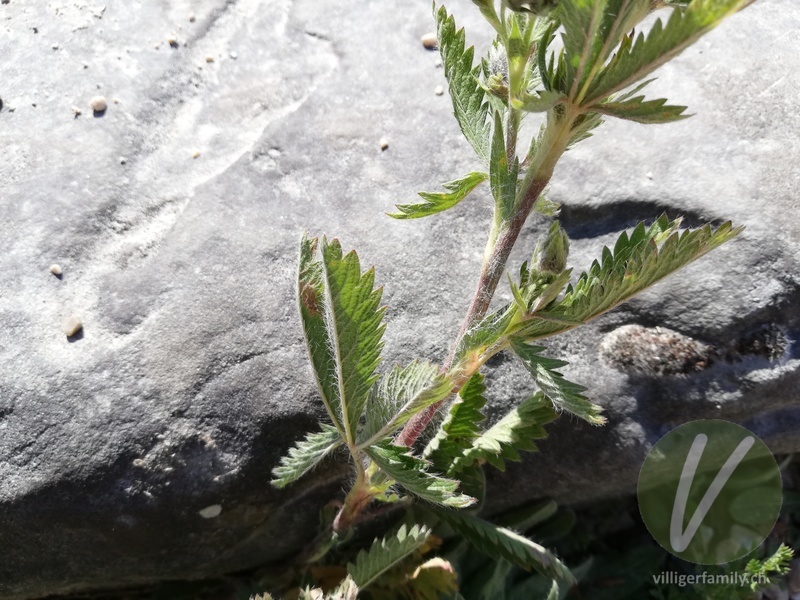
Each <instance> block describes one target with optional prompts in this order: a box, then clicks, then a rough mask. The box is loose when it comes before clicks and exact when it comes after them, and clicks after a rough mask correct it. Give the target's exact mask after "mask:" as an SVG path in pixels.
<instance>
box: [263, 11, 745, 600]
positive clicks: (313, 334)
mask: <svg viewBox="0 0 800 600" xmlns="http://www.w3.org/2000/svg"><path fill="white" fill-rule="evenodd" d="M751 1H752V0H749V1H748V0H691V1H690V0H538V1H529V2H522V1H518V0H514V1H512V0H504V1H503V2H502V3H500V4H499V5H498V4H497V3H496V2H495V1H494V0H473V3H474V4H475V5H476V6H477V7H478V9H479V10H480V12H481V13H482V14H483V16H484V17H485V18H486V20H487V22H488V23H489V24H490V25H491V26H492V27H493V28H494V30H495V32H496V38H495V40H494V42H493V44H492V46H491V48H490V50H489V52H488V54H487V55H486V56H485V57H483V58H482V59H481V60H480V61H479V63H478V64H475V61H474V56H473V48H471V47H467V46H466V42H465V33H464V31H463V29H461V30H460V29H457V27H456V24H455V21H454V19H453V17H452V16H451V15H449V14H448V12H447V11H446V9H445V8H444V7H440V8H438V9H437V8H435V7H434V14H435V18H436V23H437V28H438V38H439V48H440V51H441V55H442V61H443V64H444V72H445V75H446V77H447V80H448V83H449V91H450V96H451V97H452V101H453V109H454V114H455V117H456V119H457V120H458V123H459V125H460V127H461V130H462V132H463V133H464V136H465V138H466V139H467V141H468V142H469V143H470V145H471V146H472V148H473V149H474V150H475V153H476V155H477V158H478V161H477V162H478V164H479V165H480V167H479V170H476V171H474V172H471V173H468V174H467V175H465V176H463V177H460V178H458V179H455V180H453V181H451V182H449V183H445V184H444V185H443V188H444V190H445V191H443V192H423V193H421V194H420V196H421V198H422V202H419V203H417V204H401V205H398V206H397V212H396V213H394V214H392V215H391V216H393V217H395V218H398V219H413V218H420V217H426V216H429V215H433V214H435V213H438V212H442V211H444V210H447V209H450V208H452V207H454V206H455V205H456V204H458V203H459V202H461V201H462V200H463V199H464V198H466V197H467V196H468V195H469V194H470V193H471V192H472V191H473V190H474V189H476V188H477V187H478V186H479V185H480V184H481V183H483V182H486V181H488V183H489V188H490V191H491V195H492V198H493V201H494V217H493V219H492V222H491V225H490V228H489V239H488V242H487V245H486V250H485V254H484V261H483V268H482V271H481V275H480V279H479V281H478V286H477V290H476V292H475V295H474V297H473V298H472V301H471V303H470V305H469V309H468V311H467V314H466V316H465V318H464V321H463V325H462V327H461V330H460V332H459V334H458V336H457V339H456V340H455V343H454V344H453V345H452V350H451V352H450V355H449V357H448V358H447V360H446V361H445V362H444V364H442V365H434V364H431V363H429V362H427V361H425V360H419V361H416V362H412V363H411V364H409V365H406V366H404V367H393V368H391V369H388V370H386V371H385V372H383V373H381V372H379V367H380V361H381V350H382V345H383V342H382V334H383V331H384V325H383V315H384V308H382V307H381V289H380V288H377V289H376V288H375V283H374V271H373V270H368V271H362V269H361V265H360V262H359V259H358V256H357V255H356V254H355V252H349V253H344V252H343V250H342V247H341V245H340V243H339V242H338V241H337V240H333V241H328V240H327V239H326V238H324V237H323V238H322V240H321V242H320V241H319V240H318V239H316V238H309V237H304V238H303V240H302V242H301V247H300V266H299V277H298V298H299V307H300V314H301V318H302V322H303V328H304V332H305V339H306V342H307V347H308V352H309V355H310V357H311V362H312V365H313V370H314V374H315V377H316V381H317V384H318V387H319V391H320V395H321V397H322V400H323V402H324V404H325V408H326V409H327V412H328V415H329V417H330V423H329V424H321V425H320V431H319V432H316V433H311V434H309V435H308V437H307V438H306V439H305V440H303V441H300V442H298V444H297V445H296V447H295V448H293V449H291V450H290V452H289V455H288V456H287V457H285V458H284V459H283V461H282V462H281V464H280V466H278V467H277V468H276V469H275V471H274V480H273V484H274V485H276V486H278V487H284V486H286V485H288V484H290V483H291V482H293V481H295V480H296V479H298V478H299V477H301V476H303V475H304V474H306V473H308V472H309V471H311V470H312V469H313V468H314V467H315V466H317V465H319V464H320V462H321V461H323V460H324V459H325V458H326V457H327V456H329V455H330V454H332V453H333V452H334V451H336V450H337V449H338V448H344V449H346V450H347V452H348V453H349V454H350V457H351V460H352V465H353V470H354V478H353V482H352V486H351V488H350V491H349V492H348V493H347V495H346V497H345V498H344V501H343V503H342V505H341V508H340V509H339V511H338V514H336V516H335V517H334V518H333V519H332V521H331V522H330V523H329V525H328V526H327V528H326V531H325V532H323V535H322V536H321V537H320V539H319V540H318V543H317V545H316V547H315V548H313V549H311V551H310V552H309V556H312V557H315V558H319V557H320V556H322V555H323V554H324V553H325V551H326V550H327V549H329V548H331V547H333V546H334V545H335V544H336V543H337V542H339V541H341V540H342V539H344V538H346V536H347V535H348V533H349V532H350V531H351V530H352V528H353V527H354V526H355V525H356V524H358V523H360V522H362V521H364V520H367V519H369V518H370V515H371V514H372V512H371V510H370V508H371V506H372V505H373V504H374V503H376V502H380V503H388V504H390V505H391V504H395V503H397V502H398V501H400V500H401V499H402V500H403V501H404V502H405V504H404V505H405V506H410V505H411V504H410V503H411V502H413V501H414V500H422V501H424V506H425V507H430V508H426V509H425V510H424V511H420V510H416V511H415V512H414V513H413V516H414V518H417V519H421V518H423V517H422V516H421V515H423V514H424V520H425V521H426V522H428V523H434V524H435V523H438V524H439V525H446V526H447V527H448V528H449V529H451V530H452V531H454V532H456V533H457V534H459V535H460V536H462V537H463V538H464V539H465V540H467V541H469V542H470V543H472V544H474V545H475V546H476V547H477V548H478V549H480V550H483V551H484V552H487V553H488V554H490V555H492V556H502V557H503V558H505V559H506V560H508V561H509V562H510V563H512V564H514V565H517V566H519V567H522V568H525V569H532V568H533V569H537V570H539V571H541V572H542V573H545V574H546V575H547V576H549V577H552V578H554V579H555V580H558V581H563V582H570V581H571V580H572V575H571V574H570V572H569V571H568V570H567V568H566V567H565V566H564V565H563V564H562V563H561V561H559V559H558V558H557V557H556V556H555V555H553V554H552V553H551V552H549V551H548V550H547V549H545V548H544V547H542V546H540V545H538V544H536V543H535V542H533V541H531V540H529V539H527V538H525V537H523V536H522V535H520V534H518V533H516V532H515V531H513V530H511V529H506V528H504V527H501V526H499V525H495V524H492V523H489V522H487V521H485V520H482V519H480V518H478V517H477V516H476V514H475V511H474V510H473V511H466V510H463V509H465V508H467V507H470V506H473V505H475V504H476V503H477V504H479V502H480V500H481V499H482V497H483V474H482V468H483V465H484V464H486V463H488V464H490V465H493V466H495V467H497V468H500V469H503V468H504V462H505V461H507V460H519V451H521V450H529V451H530V450H535V449H536V446H535V443H534V440H536V439H540V438H543V437H544V436H545V431H544V425H546V424H547V423H548V422H550V421H552V420H553V419H554V418H556V416H557V415H558V414H559V413H561V412H568V413H571V414H573V415H575V416H577V417H579V418H581V419H584V420H586V421H588V422H589V423H591V424H594V425H600V424H602V423H603V422H604V417H603V416H602V414H601V412H602V411H601V409H600V407H599V406H597V405H595V404H593V403H591V402H590V401H589V400H588V399H587V398H586V396H584V393H583V392H584V391H585V388H584V387H583V386H580V385H578V384H575V383H572V382H570V381H568V380H566V379H565V378H564V377H563V376H562V374H561V373H560V372H559V369H560V368H561V367H563V366H564V364H565V363H563V362H562V361H559V360H555V359H553V358H549V357H547V356H546V349H545V348H544V347H542V346H539V345H536V344H535V343H534V342H538V340H541V339H544V338H547V337H549V336H553V335H557V334H559V333H563V332H565V331H568V330H570V329H573V328H574V327H578V326H580V325H582V324H584V323H586V322H588V321H590V320H591V319H593V318H595V317H597V316H599V315H601V314H603V313H605V312H607V311H609V310H611V309H613V308H614V307H616V306H618V305H619V304H620V303H622V302H624V301H626V300H627V299H629V298H630V297H631V296H633V295H634V294H636V293H638V292H640V291H642V290H643V289H645V288H646V287H648V286H650V285H652V284H653V283H655V282H656V281H658V280H659V279H661V278H663V277H665V276H667V275H669V274H670V273H672V272H674V271H675V270H676V269H678V268H680V267H682V266H684V265H686V264H687V263H689V262H691V261H693V260H695V259H697V258H699V257H701V256H702V255H704V254H705V253H706V252H708V251H710V250H712V249H713V248H715V247H717V246H719V245H720V244H722V243H724V242H726V241H728V240H730V239H731V238H733V237H734V236H736V235H737V234H738V233H739V231H740V229H738V228H734V227H733V226H732V225H731V224H730V223H725V224H723V225H721V226H719V227H717V228H712V227H711V226H709V225H706V226H703V227H700V228H698V229H693V230H681V229H680V220H669V219H668V218H667V217H666V216H661V217H659V218H657V219H656V220H654V221H653V222H652V223H650V224H649V225H646V224H644V223H641V224H639V225H638V226H636V227H635V228H634V229H633V230H632V231H630V232H623V233H621V234H620V235H619V238H618V239H617V242H616V244H615V245H614V247H613V249H609V248H604V250H603V253H602V256H601V258H600V259H599V260H598V261H595V262H594V263H593V264H592V266H591V267H590V268H589V270H588V271H586V272H584V273H581V274H580V275H579V276H578V277H577V278H575V279H573V277H572V271H571V269H568V268H567V259H568V253H569V240H568V237H567V234H566V232H565V231H564V229H563V228H562V227H561V226H560V224H559V222H558V221H553V223H552V225H551V226H550V227H549V230H548V232H547V234H546V235H545V236H544V237H543V239H542V240H541V241H540V242H539V244H538V245H537V247H536V250H535V251H534V252H533V256H532V259H531V260H530V261H529V262H526V263H523V264H522V266H521V267H520V269H519V275H518V277H515V278H512V277H510V276H509V285H510V288H511V292H512V295H513V301H512V302H510V303H508V304H506V305H504V306H501V307H499V308H496V309H494V310H490V305H491V301H492V298H493V296H494V293H495V291H496V289H497V286H498V285H499V284H500V282H501V280H502V279H503V275H504V274H505V273H506V267H507V261H508V258H509V255H510V252H511V250H512V248H513V247H514V244H515V242H516V241H517V238H518V236H519V234H520V232H521V231H522V229H523V226H524V225H525V223H526V221H527V220H528V218H529V217H530V215H531V213H536V212H538V213H540V214H543V215H545V217H552V216H554V215H555V214H557V206H556V205H554V203H552V202H550V201H548V200H547V199H546V198H545V197H544V196H543V192H544V191H545V188H546V187H547V185H548V183H549V181H550V178H551V176H552V174H553V169H554V167H555V165H556V163H557V162H558V160H559V158H560V157H561V156H562V155H563V153H564V152H565V151H567V150H568V149H569V148H570V147H571V146H573V145H574V144H576V143H578V142H579V141H581V140H583V139H585V138H587V137H589V136H590V135H592V132H593V131H594V130H595V129H596V128H597V127H598V126H599V125H600V124H601V122H602V119H603V118H604V117H614V118H620V119H626V120H631V121H636V122H639V123H645V124H649V123H669V122H672V121H676V120H679V119H683V118H686V116H687V115H685V114H684V111H685V107H683V106H673V105H669V104H667V103H666V100H664V99H646V98H645V97H644V96H643V95H642V94H641V93H640V92H641V91H642V90H643V89H644V88H645V87H646V86H647V85H648V84H649V83H650V82H651V81H652V79H649V77H650V76H651V74H652V73H653V72H654V71H655V70H656V69H657V68H658V67H660V66H661V65H663V64H664V63H665V62H667V61H669V60H670V59H672V58H674V57H675V56H677V55H678V54H679V53H680V52H682V51H683V50H684V49H685V48H687V47H688V46H689V45H691V44H692V43H693V42H695V41H696V40H697V39H698V38H699V37H701V36H702V35H703V34H705V33H707V32H708V31H710V30H711V29H712V28H713V27H714V26H716V25H717V24H718V23H719V22H720V21H721V20H722V19H723V18H725V17H727V16H729V15H731V14H733V13H735V12H736V11H738V10H740V9H742V8H744V7H745V6H746V5H748V4H750V2H751ZM662 8H667V9H668V10H671V14H669V16H668V17H667V18H666V19H665V20H664V21H662V20H660V19H659V20H656V21H654V23H653V25H652V26H651V27H650V29H649V30H648V31H647V32H646V33H644V32H639V33H636V31H635V29H636V28H638V27H639V26H640V23H641V22H642V21H643V20H644V19H645V18H646V17H648V16H649V15H650V14H651V13H652V12H654V11H656V10H659V9H662ZM559 35H560V40H561V46H558V45H557V44H555V41H556V37H557V36H559ZM535 114H538V115H539V117H540V118H541V127H540V128H539V131H538V133H537V134H536V135H533V136H532V137H531V139H530V140H527V139H522V137H523V136H522V131H523V130H522V123H523V119H525V118H529V117H532V115H535ZM571 282H572V283H571ZM502 351H511V352H512V353H514V354H515V355H517V356H518V357H519V358H520V360H522V362H523V364H524V365H525V367H526V368H527V370H528V371H529V372H530V373H531V376H532V378H533V380H534V382H535V384H536V386H537V388H538V390H537V391H536V392H535V393H534V394H532V395H531V396H530V397H529V398H526V399H524V400H523V401H522V402H520V403H519V405H518V406H516V407H515V408H514V409H513V410H512V411H511V412H510V413H509V414H508V415H506V416H505V417H504V418H503V419H501V420H500V421H499V422H498V423H496V424H495V425H493V426H492V427H490V428H488V429H484V428H483V427H482V425H481V421H482V420H483V414H482V410H481V409H482V408H483V406H484V405H485V403H486V399H485V396H484V391H485V381H484V375H483V374H482V373H481V372H480V370H481V367H482V366H483V365H484V364H485V363H486V361H487V360H488V359H489V358H491V357H492V356H493V355H495V354H497V353H499V352H502ZM442 412H443V413H444V418H443V420H442V421H441V423H440V424H439V425H438V427H436V428H435V429H433V428H432V423H433V421H434V417H435V416H436V415H437V414H438V413H442ZM427 429H430V431H431V434H430V436H429V437H428V439H427V442H426V443H425V444H421V443H420V442H421V439H422V437H421V436H422V435H423V432H425V431H426V430H427ZM425 531H427V530H426V529H424V528H415V529H411V530H406V529H401V530H400V531H398V532H397V533H396V534H393V535H389V536H388V537H387V538H386V539H385V540H384V541H382V542H377V543H376V545H374V546H373V547H372V549H371V550H370V551H369V554H370V556H371V559H370V560H371V561H372V562H370V563H369V564H372V565H377V567H376V568H378V567H385V568H383V569H382V570H381V569H378V570H380V571H381V573H383V572H385V571H386V569H388V568H390V567H391V565H392V564H394V562H393V558H394V557H395V555H396V552H398V551H399V549H403V548H410V547H412V546H414V544H416V543H417V542H418V543H420V544H421V543H423V540H424V538H425V537H426V535H425ZM409 540H411V541H409ZM412 541H413V542H414V543H412ZM373 554H374V556H372V555H373ZM398 560H399V559H398ZM384 563H385V564H384ZM361 564H362V563H360V562H358V561H357V562H356V563H355V566H354V567H353V568H351V569H350V571H349V572H350V575H349V576H348V579H346V580H345V583H343V584H342V585H343V586H351V584H352V586H356V587H364V586H365V585H368V584H371V583H373V582H374V581H376V578H377V577H379V575H380V573H379V574H378V575H376V576H375V577H374V578H373V577H367V576H366V575H364V570H363V569H362V568H361V566H359V565H361ZM365 564H366V563H365ZM342 589H343V590H344V591H341V590H340V591H339V592H337V593H338V594H339V595H340V596H342V597H345V596H347V594H349V593H351V592H352V587H347V588H346V589H344V588H342ZM352 593H354V592H352ZM340 596H336V597H340ZM348 597H349V596H348Z"/></svg>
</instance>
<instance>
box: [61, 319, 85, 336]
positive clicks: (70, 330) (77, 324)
mask: <svg viewBox="0 0 800 600" xmlns="http://www.w3.org/2000/svg"><path fill="white" fill-rule="evenodd" d="M61 329H62V330H63V331H64V334H65V335H66V336H67V337H72V336H73V335H75V334H76V333H78V332H79V331H80V330H81V329H83V323H81V320H80V319H79V318H78V317H76V316H75V315H72V316H71V317H69V318H68V319H67V320H66V321H64V324H63V325H62V326H61Z"/></svg>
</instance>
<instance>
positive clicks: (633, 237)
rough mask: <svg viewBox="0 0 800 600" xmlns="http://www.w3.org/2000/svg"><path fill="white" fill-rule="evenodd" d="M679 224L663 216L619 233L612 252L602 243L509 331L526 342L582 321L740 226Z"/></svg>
mask: <svg viewBox="0 0 800 600" xmlns="http://www.w3.org/2000/svg"><path fill="white" fill-rule="evenodd" d="M679 227H680V220H675V221H669V219H667V217H666V216H663V215H662V216H661V217H660V218H659V219H658V220H656V221H655V222H654V223H653V224H652V225H650V226H649V227H646V226H645V225H644V223H640V224H639V225H637V226H636V227H635V228H634V230H633V231H632V232H631V234H630V235H628V234H627V233H626V232H623V233H622V234H620V236H619V238H618V239H617V243H616V244H615V246H614V250H613V252H612V251H611V250H610V249H608V248H604V249H603V253H602V258H601V260H600V261H599V262H598V261H594V263H592V266H591V268H590V269H589V270H588V271H586V272H584V273H582V274H581V276H580V277H579V278H578V281H577V282H576V283H575V285H574V286H573V285H570V286H567V290H566V292H565V294H564V296H563V298H562V299H561V300H559V301H558V302H556V303H554V304H551V305H550V306H548V307H546V308H544V309H543V310H540V311H537V312H535V313H532V314H531V315H529V316H528V317H526V318H525V319H523V320H522V321H520V322H519V323H516V324H514V325H513V326H511V327H509V329H508V330H507V331H508V335H510V336H514V337H517V338H519V339H523V340H527V341H531V340H534V339H539V338H543V337H547V336H550V335H553V334H556V333H561V332H563V331H567V330H569V329H572V328H573V327H576V326H577V325H581V324H583V323H586V322H587V321H590V320H591V319H594V318H595V317H598V316H600V315H602V314H604V313H606V312H608V311H609V310H611V309H613V308H614V307H616V306H618V305H619V304H621V303H622V302H624V301H626V300H628V299H629V298H630V297H632V296H634V295H636V294H638V293H639V292H641V291H642V290H644V289H645V288H647V287H649V286H651V285H653V284H654V283H655V282H657V281H659V280H660V279H663V278H664V277H666V276H667V275H669V274H670V273H672V272H674V271H676V270H678V269H680V268H681V267H683V266H685V265H687V264H689V263H690V262H692V261H694V260H697V259H698V258H700V257H701V256H703V255H704V254H706V253H707V252H710V251H711V250H713V249H714V248H716V247H717V246H720V245H721V244H723V243H725V242H727V241H728V240H731V239H733V238H734V237H736V236H737V235H738V234H739V233H740V232H741V231H742V228H741V227H738V228H734V227H733V226H732V225H731V223H730V222H726V223H723V224H722V225H720V226H719V227H717V228H716V229H712V227H711V226H710V225H704V226H702V227H700V228H698V229H689V230H682V231H681V230H679Z"/></svg>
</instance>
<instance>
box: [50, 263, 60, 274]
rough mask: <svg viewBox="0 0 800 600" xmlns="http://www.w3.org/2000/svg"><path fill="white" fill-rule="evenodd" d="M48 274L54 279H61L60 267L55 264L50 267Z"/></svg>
mask: <svg viewBox="0 0 800 600" xmlns="http://www.w3.org/2000/svg"><path fill="white" fill-rule="evenodd" d="M50 272H51V273H52V274H53V275H55V276H56V277H61V273H63V271H62V270H61V267H60V266H59V265H56V264H53V265H50Z"/></svg>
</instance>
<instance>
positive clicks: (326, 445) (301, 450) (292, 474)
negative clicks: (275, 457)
mask: <svg viewBox="0 0 800 600" xmlns="http://www.w3.org/2000/svg"><path fill="white" fill-rule="evenodd" d="M321 427H322V431H320V432H318V433H309V434H308V435H307V436H306V439H304V440H302V441H299V442H297V443H296V444H295V446H294V447H293V448H290V449H289V454H288V456H284V457H283V458H282V459H281V464H280V465H279V466H277V467H275V468H274V469H273V471H272V476H273V477H274V479H273V480H272V485H274V486H275V487H277V488H283V487H286V486H287V485H288V484H290V483H292V482H293V481H295V480H297V479H299V478H300V477H302V476H303V475H305V474H306V473H308V472H309V471H311V469H313V468H314V467H316V466H317V465H318V464H319V463H320V462H321V461H322V460H323V459H324V458H325V457H326V456H329V455H330V454H331V452H333V451H334V450H335V449H336V448H337V447H338V446H339V444H341V443H342V438H341V436H340V434H339V430H338V429H336V427H331V426H330V425H325V424H324V423H323V424H321Z"/></svg>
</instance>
